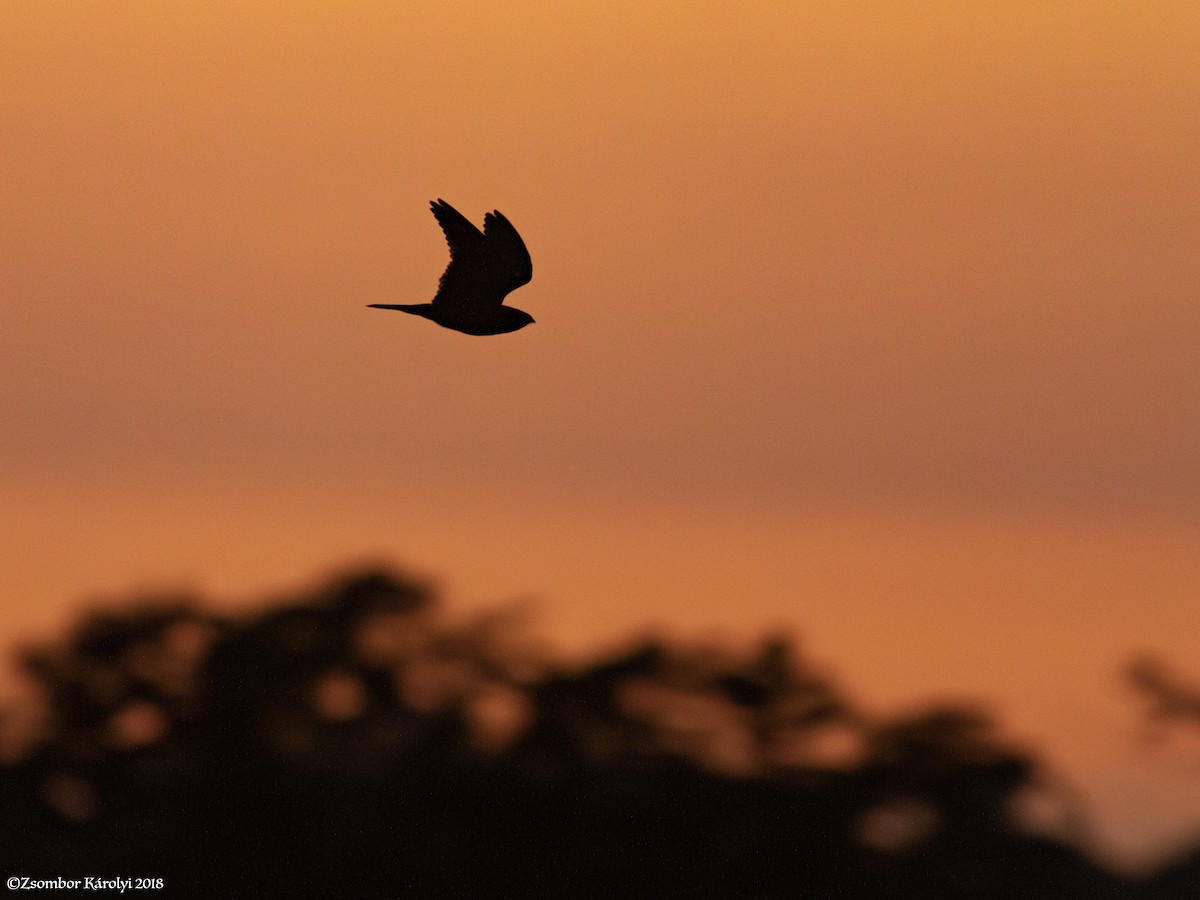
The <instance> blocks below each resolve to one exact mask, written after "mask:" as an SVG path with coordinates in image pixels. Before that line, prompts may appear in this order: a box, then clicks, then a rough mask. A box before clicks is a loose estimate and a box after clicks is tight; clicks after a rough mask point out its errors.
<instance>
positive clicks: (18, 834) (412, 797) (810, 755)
mask: <svg viewBox="0 0 1200 900" xmlns="http://www.w3.org/2000/svg"><path fill="white" fill-rule="evenodd" d="M21 665H22V668H23V669H24V671H25V672H26V673H27V674H28V675H29V676H31V679H32V681H33V682H34V683H35V684H36V685H37V688H38V694H39V695H40V697H41V701H42V703H41V718H40V719H39V720H37V721H35V722H34V728H33V732H32V734H31V736H30V737H29V738H28V739H27V740H25V741H24V743H23V745H22V746H20V747H19V748H16V749H14V748H13V747H12V746H9V748H8V758H7V759H6V761H5V762H4V763H3V767H2V768H0V835H2V838H0V863H2V866H0V874H3V875H4V876H5V877H7V876H10V875H28V876H30V877H35V878H51V877H58V876H63V877H71V876H75V877H78V876H81V875H93V876H99V877H115V876H118V875H119V876H122V877H136V876H144V877H161V878H164V879H165V881H166V884H167V891H168V894H169V895H171V896H196V897H289V898H294V897H381V898H382V897H439V896H442V897H531V898H532V897H564V898H565V897H572V898H573V897H605V898H610V897H714V898H725V897H731V898H732V897H755V898H760V897H761V898H771V897H780V898H782V897H788V898H838V900H842V898H847V900H854V898H864V900H865V898H872V900H874V898H922V900H931V898H960V897H961V898H1005V900H1011V898H1088V900H1096V898H1110V897H1112V898H1115V897H1162V898H1173V897H1181V898H1182V897H1188V898H1195V897H1200V855H1196V856H1193V857H1191V858H1190V859H1186V860H1184V861H1182V862H1180V863H1178V864H1177V865H1175V866H1174V867H1172V868H1171V869H1169V870H1166V871H1163V872H1160V873H1158V874H1156V875H1154V876H1152V877H1146V878H1141V879H1131V878H1122V877H1120V876H1118V875H1117V874H1114V873H1112V872H1109V871H1107V870H1106V869H1105V868H1103V867H1102V866H1101V865H1099V864H1097V863H1096V862H1094V861H1092V860H1091V859H1089V858H1088V857H1087V856H1086V855H1085V854H1083V853H1082V852H1081V851H1080V850H1079V849H1078V847H1077V838H1078V835H1079V834H1080V833H1081V832H1080V831H1079V829H1080V828H1082V827H1084V823H1081V822H1080V821H1079V811H1078V810H1077V809H1075V808H1074V807H1073V805H1072V803H1071V800H1070V795H1069V792H1068V791H1066V790H1064V789H1063V788H1062V787H1061V786H1060V785H1057V784H1056V783H1055V781H1054V779H1053V778H1051V777H1050V776H1049V775H1047V774H1046V772H1044V771H1043V770H1042V768H1041V767H1039V765H1038V763H1037V761H1036V759H1035V758H1034V757H1033V755H1032V754H1031V753H1030V752H1029V751H1027V750H1024V749H1022V748H1020V747H1017V746H1014V745H1012V744H1010V743H1009V742H1008V741H1006V740H1005V739H1004V737H1003V736H1002V735H1001V734H999V733H998V731H997V729H996V727H995V726H994V724H993V723H992V722H991V721H990V720H989V719H988V717H987V716H986V715H985V714H984V713H983V712H981V711H979V710H977V709H973V708H969V707H955V706H936V707H933V708H930V709H928V710H926V711H925V712H923V713H922V714H919V715H914V716H911V717H908V718H904V719H902V720H886V721H885V720H879V719H878V718H877V717H876V718H873V717H871V716H868V715H865V714H864V713H863V712H862V711H861V710H859V709H857V708H856V707H855V705H854V704H853V703H851V702H850V701H849V700H848V699H847V698H846V697H845V696H843V695H842V693H840V692H839V690H838V688H837V686H836V685H835V684H834V683H832V681H831V680H830V679H829V678H828V677H827V676H825V675H823V674H822V673H821V672H819V671H817V670H816V669H815V668H814V667H813V666H812V665H811V664H809V663H807V662H806V661H805V659H803V658H802V657H801V656H800V655H799V654H798V652H797V650H796V649H795V647H794V646H793V644H792V643H791V642H790V641H789V640H787V639H785V638H772V639H768V640H765V641H764V642H763V643H762V644H761V646H759V647H757V648H754V649H753V650H752V651H749V652H743V653H734V652H732V651H724V650H718V649H713V648H702V647H694V646H693V647H689V646H677V645H674V644H672V643H669V642H667V641H665V640H657V639H654V640H646V641H644V642H642V643H641V644H640V645H636V646H632V647H631V648H629V649H628V650H627V651H625V652H622V653H619V654H614V655H612V656H610V657H607V658H601V659H598V660H595V661H593V662H590V663H587V664H574V665H567V664H565V663H563V662H561V661H556V660H555V659H554V658H552V656H551V655H550V654H548V653H547V652H546V651H545V650H544V648H543V647H542V645H541V644H540V643H539V642H538V641H537V640H536V636H535V635H533V634H532V633H531V631H530V628H529V626H528V623H527V622H526V621H525V620H524V619H523V618H522V617H521V616H520V615H518V614H516V613H515V612H514V611H512V610H503V609H501V610H498V611H495V612H493V613H490V614H487V615H483V616H480V617H477V618H475V619H474V620H469V621H466V622H458V623H449V622H447V621H445V620H444V619H443V617H442V615H441V611H440V609H439V607H438V604H437V602H436V598H435V596H434V594H433V592H432V591H430V590H428V589H427V588H425V587H423V586H422V585H420V584H417V583H415V582H412V581H410V580H407V579H405V578H401V577H398V576H396V575H395V574H392V573H389V572H385V571H375V570H368V571H357V572H353V573H351V574H349V575H345V576H342V577H339V578H336V579H333V580H332V581H331V583H328V584H325V585H323V586H321V587H319V588H318V589H315V590H312V591H306V592H303V593H300V594H298V595H295V596H288V597H281V598H275V599H274V600H273V601H270V602H269V603H268V605H267V606H266V611H265V612H259V613H256V614H252V615H242V616H239V617H229V616H223V615H217V614H215V613H213V612H212V611H206V609H205V606H204V605H203V604H202V603H200V602H198V601H196V600H195V599H194V598H169V597H158V598H134V599H132V600H130V601H129V602H128V603H126V604H124V605H123V607H122V608H121V609H120V610H119V611H115V612H114V611H106V612H95V613H92V614H90V615H88V616H87V617H86V618H84V620H83V621H82V622H81V623H80V624H79V625H78V626H77V627H76V628H75V629H74V631H73V633H72V634H70V635H69V636H68V637H67V638H66V639H65V640H63V641H62V642H61V643H60V644H58V645H56V646H51V647H45V648H38V649H35V650H27V651H25V652H24V654H23V656H22V659H21ZM1131 675H1132V677H1133V678H1134V680H1135V681H1137V682H1138V683H1139V684H1140V685H1141V686H1142V687H1143V689H1144V690H1145V691H1146V692H1147V695H1148V696H1150V697H1151V698H1152V699H1153V698H1154V697H1158V698H1159V699H1160V700H1161V703H1163V704H1166V703H1168V700H1170V702H1172V703H1173V704H1174V705H1173V706H1171V707H1170V710H1168V712H1171V713H1174V712H1176V711H1177V710H1178V709H1180V708H1183V709H1185V710H1186V709H1189V707H1187V705H1186V701H1187V696H1186V691H1185V692H1184V695H1183V698H1182V699H1181V698H1180V697H1179V696H1176V695H1175V694H1171V695H1170V697H1166V695H1165V694H1164V692H1168V691H1169V689H1174V690H1182V689H1177V688H1176V687H1175V686H1173V684H1172V683H1171V682H1170V679H1169V678H1168V677H1167V676H1166V675H1165V674H1164V673H1163V672H1162V671H1161V670H1160V669H1157V668H1155V664H1154V663H1152V662H1151V661H1143V662H1141V663H1139V664H1138V665H1137V666H1135V667H1134V669H1133V671H1132V673H1131ZM1139 679H1140V681H1139ZM1156 690H1157V691H1158V694H1155V693H1154V692H1155V691H1156ZM1191 699H1192V700H1193V702H1194V701H1195V698H1194V697H1193V698H1191ZM1197 708H1200V706H1198V707H1197ZM20 712H21V713H22V717H21V721H25V722H26V723H28V721H29V710H23V711H20ZM16 721H17V718H16V714H15V713H13V712H10V713H9V714H8V724H9V725H10V726H11V725H13V724H14V723H15V722H16Z"/></svg>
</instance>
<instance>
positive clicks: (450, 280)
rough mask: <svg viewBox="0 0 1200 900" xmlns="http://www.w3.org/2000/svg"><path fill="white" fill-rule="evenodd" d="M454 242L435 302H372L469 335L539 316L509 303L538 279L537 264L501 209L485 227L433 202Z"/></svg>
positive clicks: (506, 327)
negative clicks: (507, 300)
mask: <svg viewBox="0 0 1200 900" xmlns="http://www.w3.org/2000/svg"><path fill="white" fill-rule="evenodd" d="M430 207H431V208H432V209H433V215H434V218H436V219H437V220H438V224H439V225H441V226H442V231H443V232H445V234H446V243H447V244H449V245H450V265H448V266H447V267H446V271H445V272H443V273H442V278H441V281H439V282H438V291H437V293H436V294H435V295H434V297H433V302H432V303H371V304H368V305H369V306H372V307H374V308H375V309H398V310H400V311H401V312H406V313H412V314H413V315H414V316H424V317H425V318H426V319H430V320H432V321H434V322H437V323H438V324H439V325H441V326H442V327H444V328H452V329H454V330H455V331H461V332H463V333H464V334H504V333H506V332H509V331H516V330H517V329H518V328H524V327H525V326H526V325H528V324H530V323H531V322H532V321H533V316H531V315H530V314H529V313H527V312H525V311H524V310H520V309H515V308H513V307H511V306H505V305H504V298H505V297H506V296H508V294H510V293H511V292H513V291H515V290H516V289H517V288H519V287H520V286H521V285H523V284H528V283H529V280H530V279H531V278H533V263H532V261H531V260H530V259H529V251H528V250H526V249H525V242H524V241H522V240H521V236H520V235H519V234H517V229H515V228H513V226H512V223H511V222H509V221H508V219H506V218H504V216H503V215H501V214H500V212H499V211H498V210H495V211H493V212H490V213H488V214H487V215H485V216H484V217H483V231H480V230H479V229H478V228H476V227H475V226H474V225H472V224H471V222H470V221H468V220H467V218H466V216H464V215H463V214H462V213H460V212H459V211H458V210H457V209H455V208H454V207H453V206H451V205H450V204H449V203H447V202H446V201H445V200H437V201H436V202H434V203H431V204H430Z"/></svg>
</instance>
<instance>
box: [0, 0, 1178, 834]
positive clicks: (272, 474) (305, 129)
mask: <svg viewBox="0 0 1200 900" xmlns="http://www.w3.org/2000/svg"><path fill="white" fill-rule="evenodd" d="M797 7H802V8H799V9H798V8H797ZM0 33H3V34H4V35H5V44H6V50H5V53H4V54H2V55H0V121H3V123H4V139H3V159H4V169H5V174H4V177H3V179H0V208H2V209H3V210H4V218H5V221H6V223H7V224H8V226H9V227H8V228H6V229H5V232H6V233H5V236H4V237H2V238H0V285H2V286H3V292H2V293H0V333H2V334H3V335H4V336H5V348H6V349H5V353H4V354H3V356H2V357H0V422H3V428H2V429H0V459H2V460H3V466H2V467H0V504H2V505H3V510H4V513H5V514H4V516H3V517H2V521H0V538H2V539H3V541H4V544H5V546H6V547H7V548H9V550H8V552H7V554H6V555H7V556H8V559H7V560H6V562H5V563H4V565H3V568H0V589H2V590H4V592H5V594H6V596H7V597H8V598H9V601H8V603H9V605H8V607H7V612H6V616H5V620H4V621H3V622H0V639H3V640H4V642H5V643H7V642H10V641H12V640H14V639H16V638H17V637H19V636H21V635H26V634H30V633H34V632H36V631H37V630H38V629H44V628H49V627H52V626H54V625H56V624H59V623H61V622H63V621H65V620H66V618H67V617H68V615H69V610H70V609H72V608H73V607H74V606H75V604H77V602H78V600H79V599H80V598H81V597H83V596H86V595H89V594H91V593H93V592H103V593H110V594H111V593H119V592H120V591H122V590H125V589H127V588H129V587H130V586H133V585H144V584H174V583H178V582H181V581H184V582H188V583H192V584H196V585H198V586H200V587H202V588H204V589H207V590H212V591H214V592H218V593H221V594H222V595H224V596H227V597H229V598H231V599H230V602H234V601H235V600H236V598H238V597H244V596H249V595H251V594H253V593H254V592H255V591H256V590H261V589H263V588H267V587H271V588H274V587H279V586H284V585H288V584H294V583H296V582H298V581H300V580H303V579H305V578H307V577H310V576H311V575H312V574H313V573H314V572H316V571H318V570H320V569H322V568H324V567H326V566H328V565H330V564H332V563H336V562H339V561H342V560H345V559H347V558H351V557H355V556H362V555H364V554H374V555H386V556H388V557H390V558H393V559H397V560H400V561H403V562H406V563H408V564H411V565H412V566H414V567H416V568H417V569H418V570H420V571H423V572H427V573H430V574H433V575H435V576H438V577H440V578H442V579H443V581H444V583H445V584H446V586H447V589H448V591H449V592H450V595H451V600H452V603H453V604H456V605H458V606H460V607H464V608H465V607H469V606H471V605H474V604H478V603H486V602H491V601H494V600H498V599H504V598H506V597H510V596H519V595H531V596H535V597H538V598H541V600H542V609H543V615H544V621H545V623H546V628H547V630H548V631H549V632H550V633H551V634H553V635H554V636H555V637H557V638H558V639H559V640H561V641H563V642H564V643H565V644H572V645H579V644H580V643H583V642H585V640H592V639H604V640H610V639H612V638H613V637H614V636H617V635H620V634H624V633H628V632H630V631H631V630H634V629H636V628H639V627H644V626H646V625H649V624H652V623H658V624H661V625H664V626H668V627H671V628H673V629H675V630H677V631H681V632H682V633H689V634H700V633H709V632H712V631H713V630H715V629H719V630H722V631H732V632H734V633H737V634H740V635H753V634H756V633H760V632H761V631H762V630H765V629H767V628H770V627H773V626H775V625H778V624H788V625H791V626H794V627H795V628H797V629H798V630H799V632H800V633H801V634H802V635H803V637H804V641H805V645H806V646H807V647H809V649H810V651H811V653H812V654H813V655H814V656H815V657H817V658H819V659H822V660H825V661H826V662H827V663H828V664H830V665H832V666H834V667H835V668H836V669H837V670H838V671H839V672H840V673H841V675H842V677H843V679H844V680H845V682H846V683H847V685H848V686H849V687H850V688H851V689H852V690H854V691H855V692H857V693H858V694H859V695H860V696H861V697H862V698H863V700H864V701H865V702H869V703H875V704H878V705H879V706H881V707H882V708H889V707H895V706H898V705H904V704H909V703H915V702H920V701H921V700H923V699H927V698H928V697H929V696H930V695H931V694H934V693H936V694H939V695H951V696H968V697H982V698H989V699H990V700H991V701H993V702H994V704H995V707H996V709H997V710H998V711H999V712H1000V713H1001V715H1002V716H1003V718H1004V721H1005V723H1006V724H1007V725H1008V726H1009V727H1011V729H1012V730H1013V731H1015V732H1018V733H1020V734H1022V735H1025V736H1028V737H1029V739H1030V740H1032V741H1035V742H1037V744H1038V745H1039V746H1041V747H1043V748H1045V749H1046V752H1047V753H1048V754H1049V755H1050V756H1051V758H1052V759H1053V761H1054V762H1055V763H1056V764H1057V765H1059V766H1060V767H1061V768H1063V769H1064V770H1066V771H1067V772H1068V774H1070V775H1071V776H1072V777H1075V778H1076V780H1077V781H1078V782H1079V783H1080V784H1081V785H1082V786H1084V787H1085V789H1086V792H1087V795H1088V797H1089V800H1090V802H1091V803H1092V805H1093V806H1094V807H1095V810H1096V812H1097V815H1098V816H1099V818H1100V820H1101V825H1102V831H1103V834H1102V838H1103V841H1104V842H1106V843H1105V846H1108V847H1110V848H1115V849H1117V850H1120V851H1122V852H1125V853H1127V854H1130V855H1136V852H1137V851H1139V850H1140V849H1145V848H1148V847H1152V846H1156V845H1161V842H1162V841H1164V840H1172V839H1178V837H1179V835H1181V834H1185V833H1186V832H1185V831H1184V829H1185V827H1186V826H1188V825H1189V824H1190V825H1191V826H1194V827H1200V776H1197V774H1196V771H1197V766H1196V764H1195V762H1196V760H1195V758H1194V757H1192V758H1190V759H1191V761H1190V762H1188V760H1185V759H1183V758H1180V759H1174V758H1172V757H1170V756H1169V754H1168V755H1167V756H1163V755H1162V753H1161V752H1160V753H1159V755H1158V756H1155V755H1154V754H1150V753H1149V751H1146V750H1145V748H1143V747H1140V745H1138V744H1137V741H1136V707H1135V705H1134V704H1132V703H1131V702H1129V700H1130V698H1129V697H1128V695H1127V694H1126V693H1124V692H1123V690H1122V688H1121V686H1120V684H1119V683H1118V680H1117V673H1118V671H1119V669H1120V666H1121V665H1122V664H1123V662H1124V661H1125V660H1126V659H1127V658H1128V656H1129V655H1131V654H1132V653H1133V652H1135V651H1139V650H1143V649H1149V650H1156V651H1161V652H1162V653H1163V654H1164V655H1165V656H1166V657H1167V658H1168V659H1173V660H1178V661H1179V663H1180V664H1181V665H1186V664H1188V663H1189V662H1190V661H1191V660H1193V659H1194V654H1195V647H1196V642H1195V638H1196V633H1197V629H1196V626H1195V622H1194V620H1195V610H1196V606H1197V603H1196V599H1197V594H1198V592H1200V563H1198V562H1197V559H1200V554H1197V553H1196V548H1197V541H1198V539H1200V466H1197V464H1196V462H1197V459H1200V364H1197V362H1196V350H1195V348H1196V346H1197V343H1198V341H1197V339H1198V338H1200V304H1198V303H1197V302H1196V299H1197V296H1198V293H1200V292H1198V288H1200V256H1198V255H1197V253H1196V247H1197V246H1200V214H1198V213H1197V210H1198V209H1200V169H1198V168H1197V166H1196V160H1197V159H1200V118H1198V117H1197V115H1196V110H1197V109H1200V9H1198V8H1197V7H1196V6H1195V4H1194V3H1191V2H1183V0H1180V2H1166V0H1147V2H1141V3H1137V4H1128V3H1116V2H1097V3H1093V4H1089V5H1088V9H1087V10H1086V12H1085V11H1081V10H1078V9H1077V8H1076V7H1072V6H1071V5H1069V4H1068V5H1063V4H1049V3H1044V2H1006V3H996V4H974V5H972V6H971V10H970V12H969V13H967V12H964V8H963V6H962V4H959V3H954V2H949V0H930V2H926V3H922V4H915V5H914V4H910V3H901V2H884V0H876V2H864V3H857V4H848V3H842V2H829V3H804V4H796V3H793V2H779V3H763V4H756V5H754V9H753V15H752V16H748V15H747V7H745V6H733V5H730V4H721V3H704V2H696V0H689V2H687V3H682V2H660V3H649V4H647V3H641V2H639V3H628V4H614V3H611V2H606V3H598V2H597V3H590V2H589V3H572V4H558V3H529V2H522V3H509V2H496V3H491V4H487V5H478V4H474V3H459V4H452V3H445V2H441V3H436V4H434V3H428V4H426V3H405V4H395V3H391V2H383V0H379V2H367V0H350V2H342V3H337V4H330V3H316V2H306V3H301V2H289V3H279V2H258V3H233V2H230V3H199V2H189V0H179V2H175V3H172V4H159V3H150V2H145V3H141V2H138V3H128V4H105V3H93V2H84V3H71V4H47V3H42V2H32V0H31V2H24V0H18V2H13V3H6V4H4V8H3V10H0ZM435 197H445V198H446V199H447V200H448V201H450V202H451V203H453V204H454V205H456V206H457V207H458V208H459V209H460V210H462V212H464V213H465V214H466V215H467V216H468V217H469V218H472V219H474V220H476V221H480V220H481V219H482V215H483V213H484V212H485V211H487V210H490V209H493V208H499V209H501V210H502V211H504V213H505V214H506V215H508V216H509V218H511V219H512V221H513V222H514V224H515V225H516V226H517V227H518V228H519V229H520V230H521V233H522V235H523V236H524V238H525V240H526V242H527V244H528V245H529V247H530V250H531V252H532V254H533V259H534V273H535V274H534V280H533V283H532V284H531V285H530V286H529V287H526V288H523V289H522V290H521V292H520V293H519V295H517V297H514V302H515V305H517V306H519V307H521V308H523V309H526V310H528V311H529V312H531V313H532V314H533V315H534V316H535V317H536V319H537V324H536V325H534V326H532V327H530V328H527V329H525V330H523V331H521V332H519V333H517V334H513V335H506V336H500V337H496V338H490V339H481V338H470V337H467V336H464V335H460V334H455V333H452V332H449V331H444V330H441V329H438V328H437V327H436V326H433V325H432V324H431V323H428V322H424V321H421V320H416V319H409V318H408V317H402V316H398V315H394V314H390V313H381V312H378V311H373V310H367V309H365V308H364V304H366V303H372V302H423V301H425V300H427V299H428V298H429V297H430V295H431V294H432V292H433V290H434V287H435V285H436V281H437V277H438V275H439V274H440V273H441V270H442V268H443V267H444V265H445V262H446V250H445V245H444V241H443V239H442V236H441V234H440V233H439V232H438V230H437V227H436V224H435V222H434V221H433V218H432V217H431V216H430V215H429V212H428V201H430V200H431V199H433V198H435Z"/></svg>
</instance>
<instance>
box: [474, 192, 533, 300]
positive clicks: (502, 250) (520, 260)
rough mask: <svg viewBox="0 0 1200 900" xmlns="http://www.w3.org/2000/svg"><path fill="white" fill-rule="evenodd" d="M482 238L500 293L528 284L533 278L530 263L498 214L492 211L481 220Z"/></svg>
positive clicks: (510, 227)
mask: <svg viewBox="0 0 1200 900" xmlns="http://www.w3.org/2000/svg"><path fill="white" fill-rule="evenodd" d="M483 236H484V238H485V239H486V241H487V251H488V262H489V264H490V265H491V267H492V268H493V271H494V273H495V276H494V277H495V278H496V280H497V285H498V286H499V287H500V289H501V290H502V291H503V293H504V294H507V293H508V292H509V291H515V290H516V289H517V288H519V287H520V286H521V285H523V284H529V281H530V279H532V278H533V260H531V259H530V258H529V251H528V250H527V249H526V248H525V242H524V241H523V240H521V236H520V235H519V234H517V229H515V228H513V225H512V222H510V221H508V219H506V218H504V215H503V214H502V213H501V212H500V211H499V210H493V211H492V212H490V213H488V214H487V215H486V216H484V217H483ZM502 296H503V294H502Z"/></svg>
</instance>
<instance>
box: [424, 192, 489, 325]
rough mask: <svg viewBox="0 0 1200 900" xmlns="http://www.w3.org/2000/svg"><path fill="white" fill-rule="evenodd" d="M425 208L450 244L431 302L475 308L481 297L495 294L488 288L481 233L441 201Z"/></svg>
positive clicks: (436, 304) (483, 243) (484, 245)
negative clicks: (445, 262)
mask: <svg viewBox="0 0 1200 900" xmlns="http://www.w3.org/2000/svg"><path fill="white" fill-rule="evenodd" d="M429 206H430V208H431V209H432V210H433V216H434V218H435V219H437V221H438V224H439V225H441V226H442V231H443V232H444V233H445V235H446V243H447V244H449V245H450V265H448V266H447V267H446V271H445V272H443V273H442V277H441V279H440V280H439V281H438V291H437V294H436V295H435V296H434V298H433V303H434V305H435V306H443V307H445V306H458V307H463V306H475V305H478V303H479V302H480V300H481V299H482V296H483V295H484V294H492V293H494V292H495V288H494V287H492V286H491V282H492V281H493V280H494V276H490V273H489V272H488V265H487V255H488V254H487V249H486V241H485V240H484V235H483V232H482V231H480V230H479V229H478V228H476V227H475V226H474V225H472V224H471V222H470V221H469V220H468V219H467V217H466V216H464V215H463V214H462V213H460V212H459V211H458V210H457V209H455V208H454V207H453V206H451V205H450V204H449V203H447V202H446V201H445V200H437V201H435V202H433V203H431V204H429Z"/></svg>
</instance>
